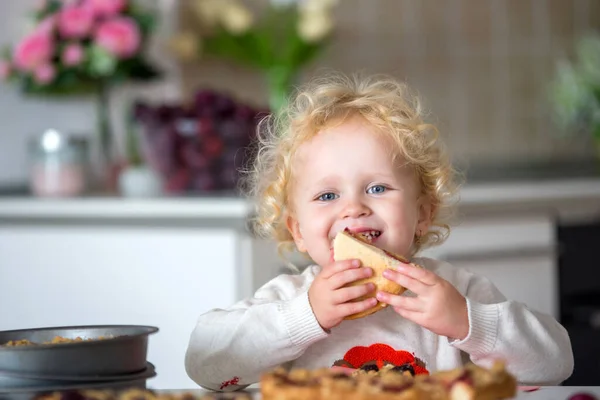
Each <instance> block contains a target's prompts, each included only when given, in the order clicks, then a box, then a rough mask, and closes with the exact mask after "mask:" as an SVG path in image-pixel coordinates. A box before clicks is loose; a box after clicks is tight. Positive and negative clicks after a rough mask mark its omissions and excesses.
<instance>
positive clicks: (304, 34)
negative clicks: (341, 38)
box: [298, 10, 333, 43]
mask: <svg viewBox="0 0 600 400" xmlns="http://www.w3.org/2000/svg"><path fill="white" fill-rule="evenodd" d="M332 29H333V20H332V18H331V16H330V15H329V13H327V12H325V11H323V10H321V11H319V12H304V13H302V14H300V20H299V21H298V35H299V36H300V37H301V38H302V40H304V41H306V42H309V43H315V42H318V41H320V40H321V39H323V38H324V37H325V36H327V35H328V34H329V33H330V32H331V31H332Z"/></svg>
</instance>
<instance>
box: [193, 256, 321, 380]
mask: <svg viewBox="0 0 600 400" xmlns="http://www.w3.org/2000/svg"><path fill="white" fill-rule="evenodd" d="M313 268H314V267H310V268H307V270H306V271H304V273H303V274H301V275H281V276H278V277H277V278H275V279H273V280H271V281H270V282H268V283H267V284H265V285H264V286H263V287H261V288H260V289H259V290H258V291H257V292H256V293H255V294H254V296H253V297H252V298H249V299H246V300H243V301H240V302H239V303H236V304H234V305H233V306H232V307H230V308H229V309H214V310H211V311H208V312H206V313H204V314H202V315H201V316H200V317H199V318H198V321H197V324H196V326H195V328H194V330H193V332H192V334H191V337H190V341H189V344H188V348H187V352H186V356H185V368H186V371H187V374H188V375H189V377H190V378H191V379H192V380H193V381H194V382H196V383H197V384H198V385H200V386H202V387H203V388H206V389H211V390H223V391H230V390H239V389H243V388H244V387H246V386H248V385H251V384H253V383H256V382H258V380H259V378H260V375H261V373H262V372H263V371H265V370H269V369H272V368H274V367H276V366H279V365H282V364H285V363H286V362H288V361H292V360H295V359H296V358H298V357H299V356H300V355H302V353H303V352H304V351H305V350H306V349H307V348H308V347H309V346H310V345H311V344H312V343H314V342H316V341H319V340H321V339H323V338H325V337H326V336H327V333H326V332H325V331H324V330H323V329H322V328H321V326H320V325H319V323H318V321H317V319H316V318H315V316H314V314H313V312H312V308H311V306H310V304H309V301H308V287H309V286H310V283H311V282H312V280H313V278H314V273H313V270H312V269H313Z"/></svg>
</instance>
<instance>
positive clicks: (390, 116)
mask: <svg viewBox="0 0 600 400" xmlns="http://www.w3.org/2000/svg"><path fill="white" fill-rule="evenodd" d="M262 126H263V127H264V128H265V129H264V130H263V131H262V132H260V133H259V142H258V146H259V147H258V152H257V158H256V162H255V164H254V169H253V171H252V173H251V175H250V181H249V182H250V184H251V185H250V188H251V189H252V191H251V194H252V196H253V198H254V200H255V201H256V204H257V215H256V220H255V228H256V231H257V232H258V233H259V234H261V235H262V236H264V237H270V238H272V239H274V240H275V241H277V242H278V244H279V245H280V246H281V248H282V249H285V248H286V247H287V248H290V246H295V248H296V249H297V250H299V251H301V252H305V253H307V255H308V256H309V257H310V259H311V260H312V261H313V262H314V264H313V265H311V266H309V267H308V268H306V269H305V270H304V271H303V272H302V273H298V274H289V275H287V274H284V275H281V276H278V277H276V278H274V279H273V280H271V281H270V282H268V283H266V284H265V285H264V286H263V287H261V288H260V289H259V290H258V291H257V292H256V293H255V294H254V296H253V297H251V298H248V299H245V300H243V301H240V302H238V303H237V304H234V305H231V306H230V307H229V308H226V309H216V310H211V311H209V312H207V313H205V314H203V315H201V316H200V318H199V320H198V323H197V326H196V328H195V330H194V331H193V333H192V335H191V338H190V342H189V346H188V349H187V354H186V360H185V363H186V370H187V372H188V374H189V376H190V377H191V378H192V379H193V380H194V381H195V382H197V383H198V384H199V385H201V386H202V387H205V388H208V389H214V390H236V389H241V388H244V387H246V386H247V385H250V384H253V383H256V382H258V380H259V379H260V375H261V374H262V373H263V372H265V371H267V370H271V369H273V368H275V367H277V366H280V365H283V366H286V367H288V368H292V367H293V368H311V369H314V368H322V367H332V366H345V367H351V368H366V369H376V368H381V367H383V365H386V364H394V365H396V366H399V367H402V368H405V369H408V370H410V371H411V372H412V373H429V372H433V371H436V370H444V369H451V368H456V367H459V366H461V365H463V364H464V363H466V362H474V363H475V364H478V365H481V366H484V367H489V366H491V364H492V363H493V361H494V360H497V359H502V360H504V361H505V363H506V366H507V369H508V370H509V371H510V372H511V373H513V374H514V375H515V376H516V378H517V380H518V381H519V382H520V383H521V384H531V385H554V384H558V383H560V382H562V381H563V380H565V379H566V378H568V377H569V376H570V374H571V372H572V369H573V354H572V350H571V344H570V340H569V336H568V334H567V332H566V330H565V329H564V328H563V327H562V326H561V325H560V324H559V323H558V322H557V321H556V320H555V319H554V318H552V317H551V316H549V315H545V314H542V313H539V312H537V311H534V310H531V309H529V308H528V307H527V306H526V305H524V304H521V303H518V302H515V301H510V300H508V299H506V298H505V297H504V296H503V295H502V293H500V292H499V291H498V289H497V288H496V287H495V286H494V285H493V284H492V283H490V282H489V281H488V280H487V279H486V278H484V277H482V276H478V275H476V274H473V273H471V272H469V271H466V270H464V269H460V268H456V267H453V266H452V265H449V264H448V263H446V262H442V261H438V260H433V259H430V258H422V257H421V258H419V257H416V254H417V253H418V252H419V250H421V249H423V248H425V247H427V246H432V245H438V244H441V243H442V242H443V241H444V240H445V239H446V237H447V236H448V234H449V226H448V222H447V218H448V217H449V215H450V214H451V213H450V211H451V209H452V206H453V200H454V199H455V198H456V197H455V195H456V191H457V188H456V186H455V183H454V176H453V169H452V166H451V163H450V161H449V159H448V157H447V155H446V153H445V151H444V149H443V147H442V145H441V143H440V141H439V138H438V134H437V131H436V129H435V127H434V126H432V125H430V124H427V123H425V122H424V120H423V116H422V110H421V108H420V106H419V104H418V102H417V101H416V99H415V98H414V97H412V96H411V95H410V93H409V91H408V89H407V88H406V86H405V85H403V84H401V83H399V82H396V81H394V80H392V79H389V78H385V77H372V78H363V79H361V78H348V77H344V76H334V77H329V78H326V79H323V80H319V81H316V82H314V83H313V84H310V85H307V87H305V88H304V89H303V90H301V91H299V92H298V94H297V96H296V97H295V99H294V100H293V101H292V102H291V103H290V105H289V109H288V110H287V111H286V112H285V113H283V114H281V117H280V118H279V120H278V121H277V122H273V121H266V122H265V123H264V124H263V125H262ZM346 228H348V229H349V230H350V231H352V232H355V233H360V232H370V233H371V234H372V236H373V237H374V238H373V244H374V245H376V246H377V247H380V248H383V249H385V250H388V251H391V252H393V253H395V254H401V255H404V256H406V257H407V258H410V259H411V261H412V262H413V263H414V264H418V265H420V266H421V267H423V268H417V267H414V266H411V265H409V264H406V265H402V266H401V267H399V268H398V269H397V270H388V271H386V272H385V274H384V276H385V277H386V278H387V279H390V280H392V281H395V282H396V283H398V284H400V285H402V286H404V287H406V288H407V289H409V294H404V295H401V296H397V295H392V294H389V293H384V292H380V293H377V294H376V298H373V297H371V298H368V299H366V300H361V301H353V300H354V299H356V298H358V297H360V296H363V295H365V294H367V293H370V292H372V291H373V290H374V289H375V288H374V287H373V286H372V284H365V285H360V286H351V287H345V285H346V284H348V283H350V282H354V281H356V280H359V279H363V278H366V277H369V276H371V274H372V270H371V269H370V268H369V266H368V265H364V266H361V265H360V264H359V263H358V262H357V261H356V260H347V261H340V262H334V261H333V257H332V250H331V249H332V241H333V238H334V237H335V235H336V234H337V233H338V232H340V231H342V230H344V229H346ZM377 300H379V301H381V302H383V303H386V304H388V305H389V306H388V307H386V308H384V309H383V310H382V311H379V312H377V313H374V314H372V315H369V316H367V317H364V318H361V319H355V320H344V317H346V316H349V315H351V314H354V313H358V312H361V311H364V310H367V309H369V308H371V307H373V306H374V305H375V304H376V302H377Z"/></svg>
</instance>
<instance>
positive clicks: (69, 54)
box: [62, 43, 83, 67]
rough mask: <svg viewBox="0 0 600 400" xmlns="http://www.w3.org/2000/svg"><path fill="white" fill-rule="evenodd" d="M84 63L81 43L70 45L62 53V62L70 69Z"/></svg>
mask: <svg viewBox="0 0 600 400" xmlns="http://www.w3.org/2000/svg"><path fill="white" fill-rule="evenodd" d="M81 61H83V47H81V45H80V44H79V43H70V44H68V45H67V46H66V47H65V48H64V50H63V53H62V62H63V64H65V65H66V66H68V67H72V66H75V65H79V64H80V63H81Z"/></svg>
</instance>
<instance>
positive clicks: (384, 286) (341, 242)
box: [333, 230, 409, 320]
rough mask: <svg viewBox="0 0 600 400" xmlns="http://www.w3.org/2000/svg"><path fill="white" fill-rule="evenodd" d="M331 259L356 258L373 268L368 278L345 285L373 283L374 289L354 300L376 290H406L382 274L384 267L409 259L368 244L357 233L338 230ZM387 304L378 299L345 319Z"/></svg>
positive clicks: (369, 296)
mask: <svg viewBox="0 0 600 400" xmlns="http://www.w3.org/2000/svg"><path fill="white" fill-rule="evenodd" d="M333 259H334V260H335V261H341V260H348V259H358V260H360V262H361V266H367V267H370V268H371V269H373V275H372V276H371V277H370V278H366V279H360V280H358V281H356V282H352V283H349V284H347V285H346V286H357V285H364V284H365V283H368V282H371V283H373V284H374V285H375V287H376V290H375V291H373V292H371V293H368V294H366V295H364V296H361V297H358V298H357V299H356V300H355V301H361V300H365V299H368V298H371V297H375V294H376V293H377V291H383V292H388V293H391V294H395V295H400V294H402V293H404V292H405V291H406V288H404V287H403V286H400V285H398V284H397V283H395V282H392V281H390V280H389V279H386V278H385V277H384V276H383V271H385V270H386V269H396V268H397V267H398V266H399V265H400V264H402V263H408V262H409V261H408V260H407V259H405V258H404V257H402V256H398V255H396V254H392V253H390V252H387V251H385V250H382V249H380V248H377V247H375V246H373V245H372V244H370V243H369V242H368V241H367V240H366V239H363V238H361V237H360V236H359V235H355V234H352V233H350V232H348V231H347V230H345V231H341V232H339V233H338V234H337V235H336V237H335V239H334V240H333ZM386 306H387V304H386V303H382V302H380V301H378V302H377V304H376V305H375V306H374V307H372V308H370V309H368V310H365V311H362V312H359V313H356V314H352V315H349V316H347V317H345V318H344V319H345V320H352V319H357V318H362V317H366V316H367V315H371V314H374V313H376V312H377V311H380V310H382V309H383V308H385V307H386Z"/></svg>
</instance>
